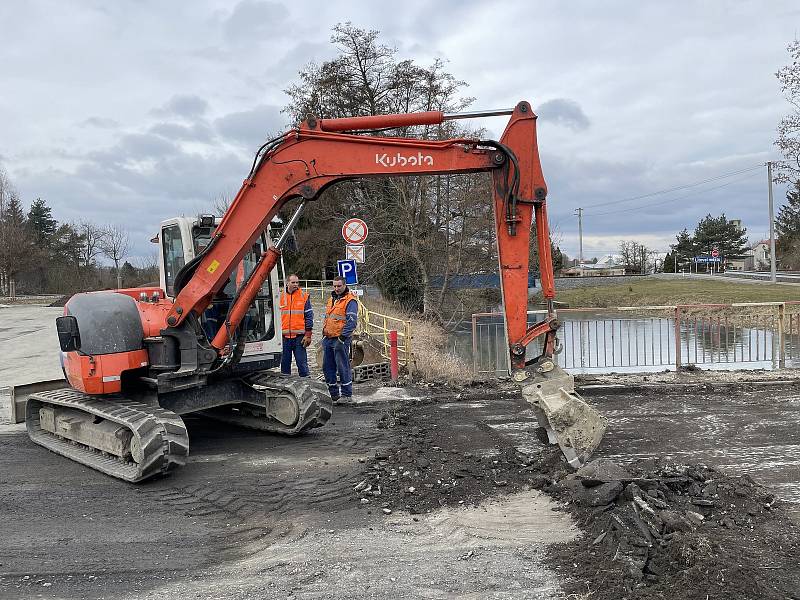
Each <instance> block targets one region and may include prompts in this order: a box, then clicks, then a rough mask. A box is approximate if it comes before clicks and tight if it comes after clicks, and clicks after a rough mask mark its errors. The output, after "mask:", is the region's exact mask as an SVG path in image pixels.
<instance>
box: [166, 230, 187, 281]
mask: <svg viewBox="0 0 800 600" xmlns="http://www.w3.org/2000/svg"><path fill="white" fill-rule="evenodd" d="M161 240H162V242H161V243H162V244H163V249H164V283H165V285H166V287H167V296H171V297H173V296H175V276H176V275H177V274H178V271H180V270H181V268H182V267H183V265H184V264H185V262H186V259H185V256H184V252H183V240H181V229H180V227H178V226H177V225H170V226H168V227H164V228H163V229H162V230H161Z"/></svg>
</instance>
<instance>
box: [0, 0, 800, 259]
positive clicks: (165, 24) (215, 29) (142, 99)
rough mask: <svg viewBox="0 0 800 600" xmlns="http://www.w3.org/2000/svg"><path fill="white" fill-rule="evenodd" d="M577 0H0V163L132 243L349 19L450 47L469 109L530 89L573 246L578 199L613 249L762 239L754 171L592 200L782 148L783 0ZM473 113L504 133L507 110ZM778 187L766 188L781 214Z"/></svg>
mask: <svg viewBox="0 0 800 600" xmlns="http://www.w3.org/2000/svg"><path fill="white" fill-rule="evenodd" d="M578 3H579V6H580V11H581V19H580V20H579V21H576V20H575V19H574V14H573V13H574V11H571V10H569V9H568V8H565V7H564V5H563V3H562V4H559V3H549V4H548V3H544V4H542V5H537V7H536V9H535V11H534V10H532V9H531V7H530V6H529V5H527V4H524V3H520V2H516V1H513V0H498V1H497V2H494V3H477V2H456V1H454V0H442V2H439V3H435V5H434V4H431V3H430V2H424V1H423V0H406V2H404V4H403V10H402V11H389V10H387V8H386V6H385V5H384V4H382V3H372V4H368V3H363V2H352V0H350V1H348V0H345V1H344V2H339V3H332V2H329V1H323V0H298V1H296V2H291V3H290V2H286V1H285V0H272V1H271V2H270V1H257V0H246V1H244V2H240V3H239V4H237V5H235V6H231V5H226V4H225V3H219V2H212V3H203V2H198V3H183V4H182V3H166V4H165V3H161V4H157V5H156V4H152V3H150V4H148V3H106V4H102V5H97V6H82V7H78V8H75V7H73V6H71V5H69V6H68V5H67V4H66V3H61V4H59V3H52V2H47V0H30V1H29V2H24V3H0V21H3V22H9V23H14V27H11V28H9V29H8V31H5V32H4V35H5V38H4V41H5V42H7V43H4V44H0V64H3V65H4V70H3V82H4V84H5V85H6V87H7V88H8V89H13V90H14V94H13V95H12V94H6V95H0V114H2V115H3V119H0V155H2V162H3V166H4V167H5V168H6V170H7V171H8V173H9V177H10V178H11V179H12V181H13V183H14V185H15V186H16V187H17V188H18V189H19V192H20V195H21V197H22V199H23V201H24V202H26V203H29V202H30V201H31V200H32V199H34V198H36V197H42V198H44V199H45V200H47V202H48V203H50V205H51V206H52V207H53V210H54V216H55V217H56V218H57V219H59V220H61V221H68V220H75V219H77V218H78V217H85V218H90V219H93V220H96V221H98V222H117V223H124V224H126V225H127V224H129V223H130V224H131V226H132V227H134V226H135V227H139V228H140V229H141V232H138V233H137V232H134V231H133V230H132V231H131V237H132V239H133V238H134V237H137V236H138V237H141V239H146V238H145V236H149V235H150V234H152V232H153V230H154V229H155V227H156V226H157V224H158V222H159V221H160V220H161V219H163V218H166V217H167V216H170V215H174V214H180V213H182V212H183V213H186V214H192V213H194V212H196V211H197V210H201V209H203V208H205V209H207V208H208V206H209V204H210V199H212V198H213V197H215V196H217V195H218V194H220V193H227V194H232V193H234V192H235V191H236V190H237V189H238V186H239V185H240V183H241V178H242V177H243V175H244V174H245V173H246V171H247V168H248V167H249V160H250V159H251V158H252V152H253V151H254V150H255V148H256V147H257V146H258V145H259V144H260V143H261V142H262V141H263V140H264V139H265V138H266V137H268V136H271V135H272V134H274V133H277V132H279V131H282V130H283V129H284V127H285V125H286V124H287V120H288V119H287V117H286V115H284V114H281V113H280V112H279V107H282V106H284V105H285V104H286V103H287V102H288V98H287V97H286V95H285V94H284V93H283V90H285V89H286V88H287V87H289V86H290V85H291V84H292V82H294V81H297V80H298V75H297V73H298V71H299V70H300V69H302V68H303V66H304V65H306V64H307V63H308V62H310V61H316V62H322V61H324V60H328V59H329V58H331V57H332V56H334V55H335V54H336V52H337V50H336V48H334V47H333V46H332V45H331V44H330V43H329V38H330V34H331V27H332V26H333V25H334V24H335V23H337V22H340V21H345V20H348V19H351V20H352V21H353V23H354V24H355V25H356V26H358V27H362V28H365V29H377V30H380V31H381V32H382V34H381V38H380V39H381V40H382V41H383V42H384V43H386V44H388V45H394V46H396V47H397V48H398V54H397V58H398V59H413V60H414V61H415V62H416V63H417V64H420V65H428V64H430V63H431V61H432V60H433V59H434V58H437V57H440V58H443V59H445V60H446V61H447V62H446V70H447V71H448V72H450V73H452V74H453V76H455V77H456V78H458V79H463V80H465V81H467V82H468V83H469V87H468V88H467V89H465V90H464V93H465V94H468V95H470V96H475V97H476V101H475V103H474V104H473V108H474V109H475V110H478V109H488V108H497V107H505V106H513V105H514V104H515V103H516V102H517V101H519V100H522V99H526V100H529V101H531V102H532V103H533V105H534V107H535V109H536V110H537V113H539V114H540V116H541V119H540V122H539V148H540V152H541V156H542V164H543V168H544V175H545V178H546V179H547V182H548V187H549V190H550V197H549V214H550V215H551V218H552V221H553V223H554V224H558V228H559V231H561V232H562V236H563V242H562V248H564V249H565V250H566V251H567V252H568V253H570V254H572V255H574V254H575V252H576V251H577V220H576V219H575V217H574V216H573V212H574V210H575V208H576V207H578V206H581V207H584V208H587V212H586V219H585V222H584V229H585V231H586V234H587V235H592V236H594V237H593V238H592V239H595V240H603V241H604V243H605V244H608V245H610V246H612V247H616V245H618V244H617V243H615V240H618V239H635V238H636V236H642V237H643V239H644V236H650V237H649V238H648V239H655V238H653V236H661V237H662V238H665V239H670V238H672V237H674V234H675V233H677V231H679V230H681V229H683V228H684V227H688V228H690V229H691V228H693V227H694V225H695V224H696V223H697V221H698V219H699V218H701V217H702V216H704V215H705V214H706V213H708V212H711V213H714V214H719V213H720V212H722V211H723V210H724V211H725V212H726V214H727V215H728V216H729V217H739V218H742V219H743V220H744V222H745V223H744V224H745V226H746V227H747V228H748V231H749V233H750V234H751V235H753V236H754V237H760V235H761V234H762V233H763V232H764V231H765V230H766V228H767V215H766V212H767V211H766V184H765V182H766V174H765V173H763V172H759V171H756V172H754V173H753V174H752V178H751V179H750V178H746V179H744V180H742V181H741V182H739V183H736V184H732V185H730V186H728V187H725V188H720V189H718V190H706V191H704V192H702V193H698V194H695V195H693V196H691V197H688V198H686V199H682V200H680V199H675V200H674V202H666V203H663V204H659V205H655V206H644V205H645V204H646V202H647V200H646V199H642V200H637V201H632V202H630V203H626V204H620V205H607V208H606V207H602V208H603V209H605V210H607V211H610V210H611V209H613V208H627V207H629V208H630V210H621V211H619V212H616V213H613V214H606V215H603V214H600V213H601V207H599V206H598V207H597V208H596V210H595V211H594V214H593V213H592V210H591V207H592V206H593V205H599V204H601V203H605V202H610V201H614V200H617V199H620V198H626V197H631V196H636V195H642V194H647V193H651V192H653V191H658V190H662V189H666V188H670V187H674V186H678V185H683V184H687V183H692V182H696V181H701V180H704V179H707V178H712V177H715V176H718V175H720V174H723V173H726V172H731V171H735V170H737V169H742V168H745V167H749V166H752V165H758V164H760V163H763V162H764V161H766V160H770V159H777V158H779V157H778V155H777V152H776V151H775V149H774V147H773V146H772V142H773V140H774V137H775V126H776V124H777V122H778V120H779V119H780V117H781V116H783V115H785V114H787V113H788V112H789V108H790V107H789V105H788V104H787V103H786V101H785V100H784V98H783V97H782V96H781V94H780V90H779V88H778V85H777V81H776V80H775V77H774V72H775V71H776V70H777V69H778V68H780V66H782V65H783V64H786V63H787V61H788V54H787V53H786V51H785V45H786V43H788V42H789V41H791V40H792V39H794V37H795V35H796V31H795V29H796V22H797V19H796V18H795V19H793V18H791V17H792V16H796V15H797V14H798V13H797V6H796V5H797V2H796V0H775V2H774V3H772V4H771V5H770V9H771V10H770V11H764V10H763V6H762V3H758V2H755V1H754V0H742V1H741V2H737V3H735V6H733V7H732V6H731V4H730V3H728V2H725V1H724V0H708V2H704V3H695V4H692V5H691V6H689V7H687V8H685V10H680V11H676V10H675V9H674V7H673V6H671V5H670V4H669V3H638V4H637V3H634V4H631V3H619V2H617V3H610V4H608V3H604V4H603V5H602V6H600V5H599V4H598V3H593V2H588V1H585V0H578ZM532 19H535V23H536V26H535V34H534V35H532V34H531V31H532V30H531V23H532V22H533V21H532ZM598 31H602V32H603V35H602V36H598V35H597V32H598ZM6 38H7V39H6ZM698 56H702V57H703V60H702V61H698V60H697V57H698ZM509 57H510V58H509ZM154 99H155V100H154ZM541 99H546V100H548V102H544V103H542V104H541V105H540V104H539V103H540V102H541ZM153 106H158V108H157V109H156V110H155V111H153V110H151V109H152V108H153ZM87 116H88V117H89V118H87ZM470 125H473V124H470ZM475 125H478V126H480V125H485V126H487V127H489V128H490V129H491V130H492V131H494V132H495V133H496V134H498V135H499V133H500V132H502V130H503V126H504V120H503V119H502V118H496V119H487V120H482V121H480V122H478V123H476V124H475ZM123 126H124V129H123ZM667 197H668V196H658V197H655V198H652V200H653V201H655V200H660V199H662V198H663V199H667ZM784 198H785V189H780V188H776V190H775V200H776V207H779V206H780V204H781V203H782V202H783V201H784ZM598 243H599V242H598ZM587 255H590V254H588V253H587Z"/></svg>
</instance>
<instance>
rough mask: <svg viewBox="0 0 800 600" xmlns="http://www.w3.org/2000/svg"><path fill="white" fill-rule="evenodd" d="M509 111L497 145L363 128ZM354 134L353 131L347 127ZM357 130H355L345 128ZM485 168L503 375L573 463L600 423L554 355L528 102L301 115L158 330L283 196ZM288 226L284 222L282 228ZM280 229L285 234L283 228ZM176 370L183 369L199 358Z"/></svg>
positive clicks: (206, 296)
mask: <svg viewBox="0 0 800 600" xmlns="http://www.w3.org/2000/svg"><path fill="white" fill-rule="evenodd" d="M497 114H510V119H509V122H508V124H507V126H506V128H505V131H504V133H503V135H502V137H501V139H500V141H499V142H492V141H481V140H474V139H450V140H434V141H431V140H420V139H412V138H397V137H382V136H378V135H365V134H366V133H369V132H373V133H374V132H375V131H376V130H381V129H385V128H394V127H406V126H414V125H431V124H438V123H442V122H443V121H444V120H447V119H450V118H464V117H482V116H489V115H497ZM347 132H350V133H347ZM353 132H358V133H353ZM481 171H483V172H490V173H491V176H492V182H493V186H492V189H493V206H494V215H495V233H496V239H497V248H498V257H499V270H500V276H501V277H500V280H501V292H502V298H503V307H504V316H505V330H506V335H507V342H508V353H509V355H508V356H509V370H510V374H511V376H512V378H513V379H514V381H516V382H518V383H519V384H520V385H521V386H522V393H523V396H525V397H526V399H528V400H529V401H530V402H531V404H532V405H533V407H534V410H535V412H536V414H537V416H538V417H539V422H540V424H541V425H542V426H543V427H544V429H545V430H546V431H547V433H548V437H549V441H550V442H551V443H558V444H559V446H560V447H561V449H562V451H563V452H564V455H565V456H566V457H567V459H568V460H569V461H570V463H572V464H573V465H574V466H579V465H580V464H582V462H583V461H585V460H586V458H588V456H589V454H591V452H592V451H593V450H594V449H595V447H596V446H597V445H598V444H599V442H600V439H601V437H602V433H603V430H604V428H605V422H604V420H603V419H602V417H599V416H598V415H596V413H594V411H593V410H592V409H590V408H589V407H588V406H587V405H586V404H585V402H583V400H582V399H581V398H580V397H579V396H578V395H577V394H576V393H575V391H574V384H573V380H572V377H571V376H570V375H568V374H566V373H565V372H564V371H563V370H561V369H560V368H559V367H557V366H556V364H555V361H554V359H553V353H554V350H555V342H556V331H557V329H558V327H559V323H558V319H557V317H556V313H555V310H554V307H553V299H554V297H555V287H554V280H553V269H552V260H551V253H550V232H549V228H548V224H547V210H546V197H547V187H546V184H545V181H544V177H543V175H542V169H541V165H540V161H539V153H538V148H537V143H536V115H535V114H534V113H533V110H532V109H531V106H530V104H528V103H527V102H520V103H518V104H517V105H516V107H515V108H514V109H512V110H508V111H493V112H488V113H471V114H463V113H462V114H456V115H446V114H444V113H441V112H436V111H432V112H425V113H412V114H398V115H379V116H369V117H352V118H346V119H316V118H313V117H310V118H308V119H307V120H306V121H305V122H303V123H302V124H301V125H300V126H299V127H298V128H296V129H293V130H291V131H289V132H287V133H285V134H284V135H282V136H280V137H278V138H276V139H275V140H272V141H270V142H268V143H267V144H265V145H264V146H262V148H261V149H260V150H259V152H258V154H257V155H256V159H255V161H254V163H253V167H252V169H251V171H250V173H249V175H248V177H247V178H246V179H245V180H244V182H243V184H242V187H241V188H240V190H239V192H238V193H237V195H236V197H235V199H234V201H233V202H232V204H231V206H230V208H229V209H228V211H227V212H226V214H225V216H224V217H223V219H222V222H221V223H220V225H219V226H218V227H217V229H216V232H215V235H214V238H213V239H212V241H211V243H210V244H209V245H208V247H207V248H206V250H205V251H204V252H203V253H202V254H201V255H199V256H198V257H197V259H195V260H194V261H193V262H191V263H189V264H187V265H186V267H184V270H183V272H182V273H180V274H179V276H178V277H177V278H176V292H177V296H176V298H175V301H174V303H173V304H172V306H171V307H170V308H169V311H168V313H167V314H166V325H167V327H166V328H165V329H164V330H163V331H162V334H164V335H174V336H175V337H177V338H179V339H183V340H186V339H187V337H190V336H187V335H186V333H185V331H184V330H185V328H186V327H187V325H186V322H187V319H188V318H189V316H190V315H199V314H201V313H202V312H203V311H204V310H205V309H206V308H207V307H208V305H209V304H210V303H211V300H212V298H213V297H214V294H215V293H217V292H218V291H219V290H220V289H221V288H222V286H224V284H225V282H226V280H227V279H228V277H229V275H230V273H231V272H232V271H233V269H234V268H235V266H236V265H237V264H238V263H239V261H241V259H242V257H243V256H244V254H245V252H246V251H247V249H248V248H250V247H251V245H252V244H253V243H254V242H255V241H256V239H257V238H258V237H259V236H260V235H261V233H262V232H263V231H264V229H265V228H266V226H267V224H268V223H269V222H270V221H271V220H272V218H273V217H274V216H275V215H276V214H277V213H278V211H280V210H281V208H283V207H284V206H285V205H286V204H287V203H288V202H290V201H292V200H294V199H298V198H299V199H300V208H299V209H298V213H296V215H295V218H293V219H292V221H291V224H293V222H294V221H295V220H296V216H298V215H299V211H300V210H302V207H303V206H304V205H305V203H306V202H307V201H312V200H314V199H315V198H317V197H318V196H319V194H320V193H321V192H322V191H324V190H325V189H326V188H327V187H329V186H331V185H333V184H335V183H337V182H340V181H344V180H348V179H354V178H362V177H385V176H408V175H436V174H446V173H473V172H481ZM534 217H535V225H536V239H537V244H538V253H539V269H540V278H541V282H542V289H543V294H544V298H545V301H546V303H547V308H548V311H547V316H546V318H545V319H544V321H543V322H540V323H537V324H535V325H533V326H531V327H529V326H528V323H527V299H528V295H527V293H528V277H529V247H530V234H531V225H532V224H533V223H534ZM288 229H289V228H288V227H287V230H288ZM287 233H288V231H287ZM276 246H277V247H273V248H270V249H269V251H268V252H267V253H265V254H264V255H263V257H262V258H261V260H260V262H259V264H258V265H257V266H256V268H255V269H254V270H253V272H252V274H251V276H250V278H249V279H248V281H247V282H246V283H245V284H244V285H243V286H242V288H241V290H240V291H239V293H238V295H237V297H236V298H235V300H234V302H233V304H232V306H231V309H230V311H229V313H228V319H227V321H226V324H225V326H224V327H221V328H220V330H219V331H218V333H217V334H216V336H215V337H214V339H213V340H212V341H211V346H212V348H213V349H214V350H215V351H216V352H217V354H218V357H225V356H230V355H232V354H233V349H232V348H231V339H230V338H231V336H232V335H234V332H235V331H236V328H237V326H238V325H239V322H240V321H241V319H242V318H243V316H244V314H245V312H246V310H247V307H248V306H249V305H250V303H251V302H252V300H253V298H254V297H255V295H256V293H257V291H258V289H259V288H260V286H261V284H262V283H263V282H264V280H265V279H266V277H267V276H268V275H269V272H270V271H271V270H272V268H273V267H274V266H275V264H276V262H277V261H278V258H279V255H280V246H281V242H279V243H278V244H277V245H276ZM540 336H543V349H542V351H541V353H540V354H539V355H538V356H537V357H535V358H532V359H530V360H528V359H527V351H526V349H527V347H528V345H530V344H531V343H532V342H533V341H534V340H536V339H537V338H538V337H540ZM189 362H190V363H191V364H185V365H182V369H181V370H182V371H184V372H186V371H191V370H192V369H194V368H195V366H196V365H197V364H199V362H194V361H189Z"/></svg>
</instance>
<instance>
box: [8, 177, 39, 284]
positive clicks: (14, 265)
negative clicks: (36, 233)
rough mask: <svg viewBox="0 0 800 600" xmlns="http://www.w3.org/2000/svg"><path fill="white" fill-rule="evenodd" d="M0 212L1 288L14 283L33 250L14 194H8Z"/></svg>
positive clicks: (23, 217) (23, 215)
mask: <svg viewBox="0 0 800 600" xmlns="http://www.w3.org/2000/svg"><path fill="white" fill-rule="evenodd" d="M0 208H1V209H2V210H1V211H0V274H2V279H3V287H5V286H6V285H7V284H9V283H10V282H16V280H17V277H18V275H19V274H20V273H21V272H22V271H24V269H25V268H27V266H28V265H29V263H30V262H31V258H32V255H33V254H34V253H33V250H34V247H33V244H32V243H31V240H30V235H28V232H27V229H26V221H27V220H26V218H25V212H24V211H23V210H22V203H21V202H20V201H19V197H18V196H17V195H16V193H15V192H12V193H10V194H8V200H7V201H6V202H4V204H3V205H2V206H0Z"/></svg>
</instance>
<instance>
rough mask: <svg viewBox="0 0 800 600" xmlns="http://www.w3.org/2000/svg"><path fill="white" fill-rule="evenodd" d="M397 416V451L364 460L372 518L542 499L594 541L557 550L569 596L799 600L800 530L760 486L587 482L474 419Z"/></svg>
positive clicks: (631, 472) (704, 477)
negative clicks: (534, 494)
mask: <svg viewBox="0 0 800 600" xmlns="http://www.w3.org/2000/svg"><path fill="white" fill-rule="evenodd" d="M435 404H436V403H435V401H434V402H432V403H430V404H427V405H426V404H416V405H415V406H414V407H413V409H409V408H408V407H399V406H398V407H393V408H392V410H390V412H389V413H388V414H386V415H383V416H382V417H381V419H380V421H379V423H378V427H379V428H382V429H391V430H392V436H391V437H392V439H394V440H395V445H394V446H393V447H391V448H384V449H378V450H376V451H375V453H374V455H373V456H372V457H370V458H365V459H364V462H365V463H366V470H365V472H364V473H363V475H362V476H361V477H360V478H359V480H358V482H357V483H356V484H355V486H354V489H353V500H354V502H357V503H358V505H359V506H361V507H362V508H364V509H365V510H367V511H369V512H370V513H373V514H381V513H382V514H391V513H392V511H397V510H400V511H407V512H409V513H411V514H418V513H424V512H431V511H432V510H435V509H436V508H439V507H440V506H459V505H477V504H479V503H481V502H483V501H486V500H491V499H492V498H497V497H498V496H500V495H505V494H508V493H513V492H515V491H520V490H525V489H532V488H533V489H539V490H542V491H544V492H546V493H547V494H549V495H550V496H552V497H553V498H554V499H556V500H559V501H561V504H560V508H559V510H566V511H568V512H569V513H570V514H571V515H572V516H573V518H574V519H575V521H576V523H577V524H578V526H579V527H580V529H581V530H582V532H583V535H581V536H579V537H578V538H577V539H576V540H574V541H572V542H569V543H566V544H558V545H553V546H551V547H550V550H549V553H548V557H547V560H548V562H549V563H550V564H551V565H552V566H553V567H554V568H555V569H557V570H558V571H559V572H560V573H561V574H562V575H564V578H565V579H564V580H565V582H566V583H565V584H564V592H565V593H566V594H567V595H568V597H574V598H592V600H611V599H614V600H619V599H628V600H634V599H636V600H650V599H655V598H670V599H675V600H690V599H691V600H695V599H699V600H705V599H706V598H708V599H709V600H710V599H712V598H746V599H751V598H752V599H756V598H757V599H759V600H761V599H766V600H771V599H775V600H778V599H780V600H786V599H794V600H800V570H798V568H797V562H798V559H800V527H798V526H797V525H795V524H794V523H793V522H792V520H791V518H790V516H789V512H788V508H787V507H789V505H787V504H785V503H784V502H782V501H781V500H779V499H778V498H777V497H776V496H775V494H774V493H773V492H772V491H770V490H768V489H767V488H764V487H763V486H761V485H759V484H758V483H756V482H755V481H754V480H753V479H752V478H751V477H750V476H749V475H747V474H739V473H728V472H722V471H719V470H717V469H714V468H711V467H708V466H704V465H677V464H672V463H668V462H666V461H661V460H655V459H648V460H640V461H637V462H633V463H631V464H627V463H626V464H625V465H624V466H622V465H620V464H616V463H614V462H612V461H609V460H608V459H602V458H599V459H597V460H594V461H592V462H590V463H588V464H587V465H586V466H584V467H583V468H582V469H580V470H578V471H577V472H572V470H571V469H570V468H569V467H568V466H567V465H566V463H565V461H564V460H563V457H562V455H561V453H560V451H558V449H556V448H553V447H541V448H540V449H538V451H537V452H536V453H535V454H532V455H527V454H523V453H521V452H519V451H518V450H517V448H516V447H515V445H514V443H513V442H512V441H511V439H509V438H508V437H506V436H504V435H502V434H498V433H497V431H495V430H494V429H493V428H492V427H489V426H487V425H486V424H485V423H483V422H481V421H480V417H479V416H476V415H475V412H474V411H473V410H472V409H466V408H465V410H463V411H456V410H454V409H453V408H448V410H447V412H445V411H443V410H437V409H436V406H435Z"/></svg>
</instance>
